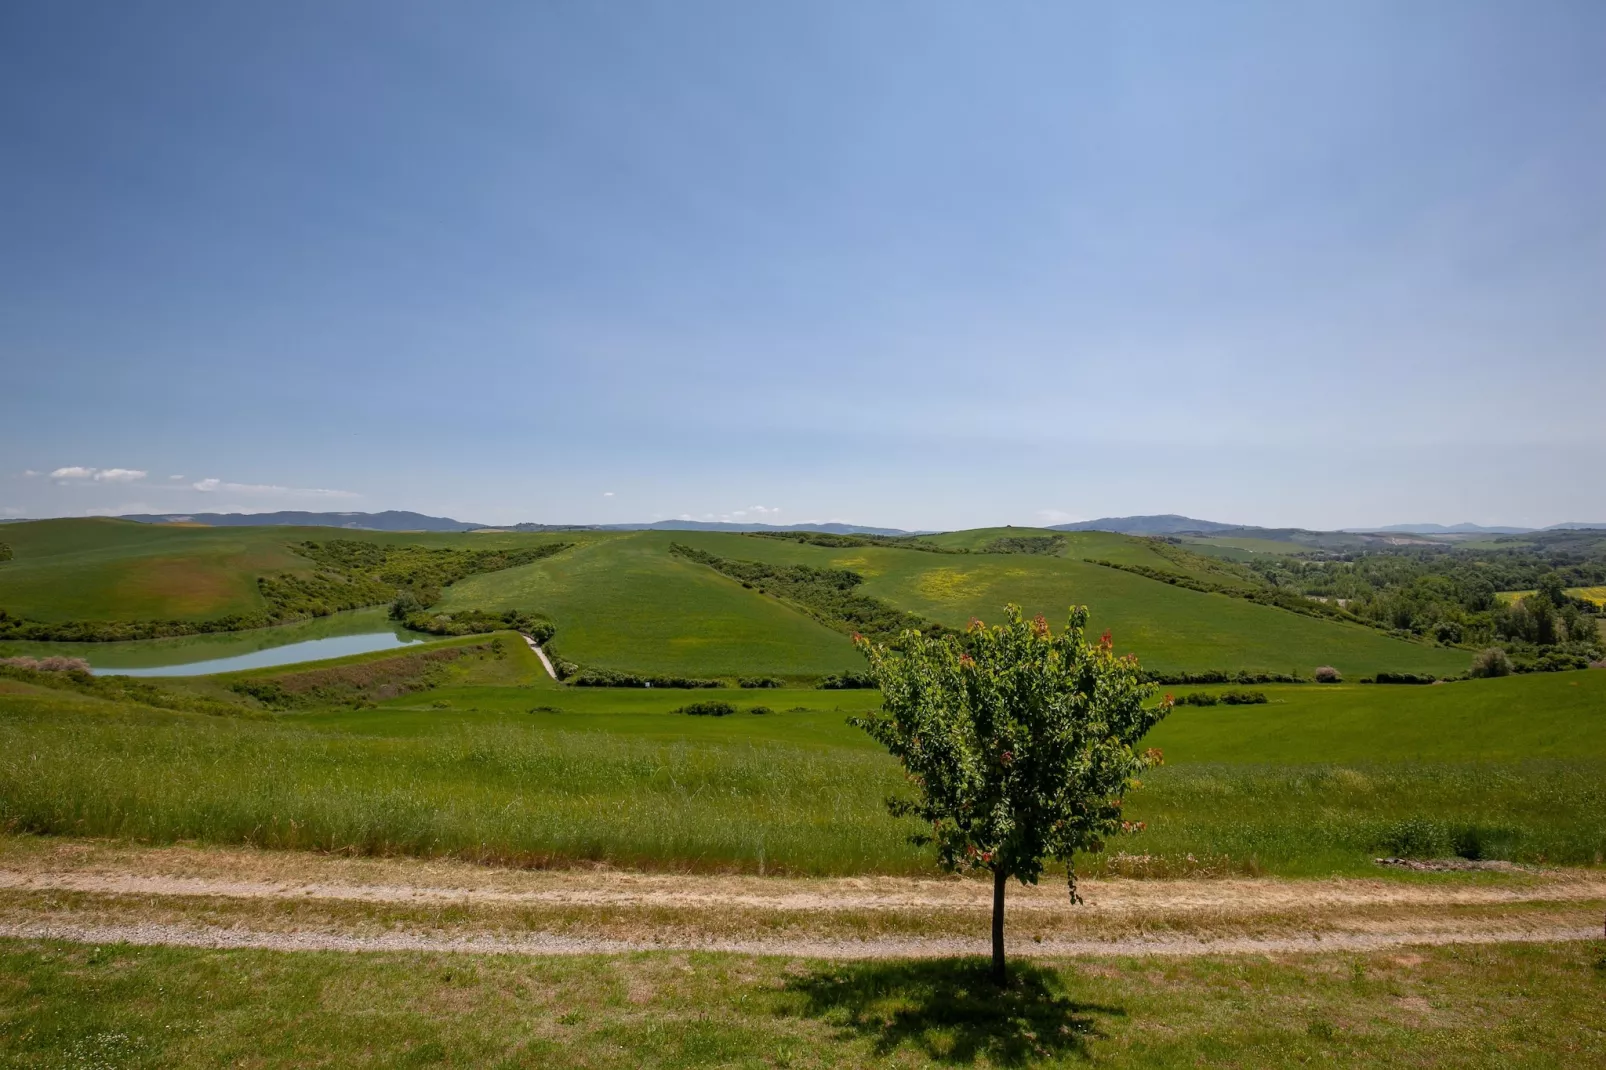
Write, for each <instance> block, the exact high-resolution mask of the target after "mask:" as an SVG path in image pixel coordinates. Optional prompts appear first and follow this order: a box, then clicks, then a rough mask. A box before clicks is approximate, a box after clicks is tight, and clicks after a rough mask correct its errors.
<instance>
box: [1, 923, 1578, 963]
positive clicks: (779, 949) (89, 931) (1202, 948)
mask: <svg viewBox="0 0 1606 1070" xmlns="http://www.w3.org/2000/svg"><path fill="white" fill-rule="evenodd" d="M1598 935H1599V933H1598V932H1597V931H1596V930H1594V929H1585V928H1578V927H1556V926H1542V927H1537V928H1508V927H1499V928H1485V929H1480V930H1476V931H1466V930H1456V931H1431V930H1419V931H1401V932H1371V933H1333V934H1328V935H1325V936H1309V937H1274V938H1254V937H1229V938H1224V939H1213V940H1212V939H1199V938H1196V937H1187V936H1174V937H1164V938H1162V937H1155V938H1145V939H1125V940H1076V941H1065V940H1045V941H1043V942H1041V943H1037V942H1025V943H1015V942H1011V944H1010V947H1009V952H1010V954H1011V955H1013V956H1027V957H1062V956H1078V957H1088V956H1097V957H1123V958H1124V957H1131V956H1164V957H1187V956H1199V955H1244V954H1279V953H1282V954H1286V953H1297V952H1317V951H1325V952H1331V951H1378V950H1384V949H1387V948H1392V947H1409V946H1412V945H1419V946H1420V945H1439V944H1505V943H1556V942H1561V941H1570V940H1589V939H1593V938H1595V937H1597V936H1598ZM0 937H9V938H12V939H23V940H58V941H68V942H71V943H77V944H137V945H144V946H168V947H204V948H219V949H227V948H235V949H238V948H255V949H262V950H270V951H348V952H357V951H414V952H417V951H424V952H457V953H468V954H476V955H617V954H624V953H629V952H640V951H725V952H735V953H739V954H746V955H774V956H784V957H789V958H824V959H872V958H873V959H882V958H947V957H951V956H956V955H985V954H987V953H988V945H987V944H986V942H985V940H982V939H977V940H953V939H927V938H902V939H877V940H707V941H684V940H681V941H664V942H657V941H636V940H603V939H595V938H591V937H571V936H558V935H554V934H548V933H531V934H522V935H490V934H484V935H474V936H442V935H432V934H429V933H417V932H392V933H380V934H375V935H351V934H345V933H329V932H295V933H281V932H261V931H255V930H251V929H245V928H240V927H237V926H231V927H226V928H225V927H205V926H178V925H160V924H138V925H89V924H77V923H71V922H60V921H40V922H5V923H0Z"/></svg>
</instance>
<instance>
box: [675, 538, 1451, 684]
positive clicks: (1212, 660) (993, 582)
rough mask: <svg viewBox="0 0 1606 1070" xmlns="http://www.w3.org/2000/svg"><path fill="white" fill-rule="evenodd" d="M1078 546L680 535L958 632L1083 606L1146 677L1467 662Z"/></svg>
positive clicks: (1133, 551) (1143, 546)
mask: <svg viewBox="0 0 1606 1070" xmlns="http://www.w3.org/2000/svg"><path fill="white" fill-rule="evenodd" d="M1013 530H1015V531H1020V530H1022V529H1013ZM1028 530H1029V529H1028ZM961 534H968V533H961ZM991 534H992V533H989V538H990V537H991ZM1071 540H1072V541H1071V543H1070V549H1069V550H1068V551H1067V555H1066V556H1063V557H1046V556H1040V555H1035V554H976V553H971V554H964V555H950V554H935V553H923V552H920V551H915V550H904V549H890V548H884V547H878V546H876V547H849V548H843V549H829V548H825V547H818V546H813V545H808V544H804V543H798V542H789V541H782V540H777V539H768V538H752V537H749V536H741V535H726V534H715V533H704V532H697V533H681V534H680V536H679V537H678V541H681V542H683V543H685V544H686V545H689V546H694V547H696V548H698V549H702V550H706V551H708V552H709V553H713V554H717V555H719V556H722V557H728V558H737V559H747V560H757V561H768V562H772V563H776V564H804V565H812V566H815V567H819V568H846V569H851V570H853V571H854V572H857V573H859V574H860V575H862V576H864V577H865V580H866V582H865V584H864V592H865V593H866V594H869V595H872V596H874V597H877V598H881V599H884V600H885V601H887V602H890V603H892V604H893V605H896V606H899V607H901V608H903V609H907V610H910V611H912V612H915V613H919V614H921V615H923V616H926V617H929V618H930V619H932V620H935V621H937V622H939V623H941V624H946V625H949V626H950V627H955V628H960V627H963V626H964V625H965V623H966V622H967V621H968V620H970V618H972V617H979V618H981V619H982V620H989V619H997V618H998V617H999V615H1000V610H1001V609H1002V607H1003V606H1004V605H1005V604H1006V603H1009V602H1014V603H1017V604H1019V605H1020V606H1022V608H1023V609H1025V610H1026V612H1028V613H1042V614H1044V615H1045V616H1047V617H1048V618H1049V619H1050V620H1051V621H1052V622H1053V623H1055V624H1056V625H1058V624H1059V623H1061V622H1062V621H1063V619H1064V616H1065V613H1066V610H1067V608H1068V607H1069V606H1071V605H1075V604H1081V605H1086V606H1088V607H1089V610H1090V612H1091V616H1092V624H1093V627H1095V628H1097V629H1104V628H1108V629H1110V630H1111V632H1112V633H1113V636H1114V639H1115V642H1116V645H1117V647H1118V648H1119V649H1122V650H1132V651H1135V652H1136V653H1137V654H1138V656H1139V658H1140V659H1141V660H1142V661H1143V664H1144V665H1145V666H1146V667H1148V668H1152V669H1157V670H1160V671H1179V670H1200V669H1240V668H1242V669H1254V670H1263V671H1274V672H1298V673H1301V674H1304V675H1307V676H1308V675H1309V674H1310V672H1311V671H1312V670H1313V669H1314V668H1315V667H1316V666H1318V665H1328V664H1330V665H1335V666H1337V667H1338V668H1339V669H1340V670H1341V671H1343V672H1344V673H1346V674H1347V675H1351V676H1360V675H1365V674H1369V673H1375V672H1378V671H1380V670H1383V671H1387V670H1394V671H1407V672H1432V673H1443V674H1452V673H1458V672H1461V671H1462V670H1463V669H1465V668H1466V666H1467V663H1468V662H1469V661H1470V660H1471V655H1470V654H1469V653H1468V652H1467V651H1463V650H1448V649H1442V648H1435V647H1429V646H1423V645H1419V644H1415V643H1407V642H1402V641H1400V640H1398V639H1392V638H1390V637H1389V636H1387V635H1384V634H1382V633H1380V632H1378V631H1375V630H1373V629H1370V628H1366V627H1363V626H1360V625H1355V624H1346V623H1342V622H1336V621H1328V620H1322V619H1319V618H1315V617H1306V616H1301V615H1300V614H1297V613H1290V612H1288V611H1286V610H1281V609H1276V608H1274V607H1270V606H1262V605H1256V604H1254V603H1250V602H1246V601H1243V600H1241V599H1237V598H1231V597H1228V596H1226V595H1219V594H1202V593H1199V592H1196V591H1189V590H1184V589H1182V588H1178V587H1173V586H1171V585H1169V584H1165V583H1160V582H1157V581H1155V580H1150V579H1146V578H1144V577H1142V576H1138V575H1134V574H1132V573H1129V572H1122V571H1120V570H1117V569H1111V568H1105V567H1103V566H1100V565H1094V564H1089V563H1087V562H1085V561H1083V560H1081V557H1082V556H1083V555H1084V553H1085V555H1086V556H1090V557H1091V556H1094V555H1098V556H1102V557H1106V558H1107V559H1110V560H1117V561H1121V562H1122V563H1130V564H1147V565H1150V567H1155V568H1164V569H1166V570H1168V571H1177V568H1176V566H1175V565H1174V564H1172V563H1171V562H1170V561H1169V560H1167V559H1165V558H1162V557H1160V556H1159V555H1158V554H1155V553H1154V552H1153V551H1152V550H1150V549H1148V544H1147V543H1145V542H1144V541H1143V540H1140V539H1132V538H1128V537H1126V536H1122V535H1108V534H1102V533H1097V532H1087V533H1080V532H1078V533H1071ZM981 541H986V540H981ZM1073 554H1074V555H1075V556H1074V557H1073V556H1071V555H1073Z"/></svg>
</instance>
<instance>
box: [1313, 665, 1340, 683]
mask: <svg viewBox="0 0 1606 1070" xmlns="http://www.w3.org/2000/svg"><path fill="white" fill-rule="evenodd" d="M1316 682H1317V683H1319V684H1341V683H1343V682H1344V674H1343V673H1341V672H1339V671H1338V670H1337V669H1335V668H1333V667H1332V666H1331V665H1323V666H1322V667H1321V668H1319V669H1317V670H1316Z"/></svg>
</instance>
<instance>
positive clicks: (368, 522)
mask: <svg viewBox="0 0 1606 1070" xmlns="http://www.w3.org/2000/svg"><path fill="white" fill-rule="evenodd" d="M117 519H119V520H137V521H139V522H140V523H142V524H206V525H208V526H210V527H308V528H351V529H353V530H357V531H483V530H485V529H487V528H490V529H495V530H500V531H824V532H829V533H831V534H832V535H915V534H924V533H923V532H909V531H903V530H901V529H899V528H871V527H862V526H860V525H858V524H785V525H781V524H725V523H716V522H710V521H702V520H659V521H657V522H655V523H652V524H471V523H467V522H465V521H462V520H453V519H452V518H451V517H447V516H425V515H424V514H423V513H410V512H406V511H404V510H395V509H392V510H388V511H386V512H383V513H308V512H301V511H298V510H285V511H283V512H278V513H128V514H125V515H123V516H120V517H118V518H117Z"/></svg>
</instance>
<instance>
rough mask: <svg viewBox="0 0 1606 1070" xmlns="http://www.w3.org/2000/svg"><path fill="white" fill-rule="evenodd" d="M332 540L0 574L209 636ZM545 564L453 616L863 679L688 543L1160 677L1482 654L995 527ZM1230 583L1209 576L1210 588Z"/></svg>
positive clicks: (183, 546) (672, 655)
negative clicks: (937, 549)
mask: <svg viewBox="0 0 1606 1070" xmlns="http://www.w3.org/2000/svg"><path fill="white" fill-rule="evenodd" d="M330 536H331V531H330V530H329V529H308V528H216V529H214V528H186V527H172V526H160V525H144V524H135V523H131V522H126V521H114V520H65V521H42V522H37V523H29V524H17V525H11V526H9V527H8V529H7V538H8V540H9V541H11V543H12V545H13V546H14V547H15V548H16V560H14V561H11V562H8V563H6V564H4V565H0V608H3V609H5V610H7V611H8V612H11V613H12V614H14V615H18V616H23V617H31V618H34V619H39V620H46V621H60V620H74V619H86V618H87V619H113V620H123V619H135V620H137V619H151V618H169V619H180V620H204V619H209V618H215V617H217V616H220V615H224V614H227V613H232V612H248V611H257V610H260V609H261V608H262V607H263V601H262V598H261V595H260V594H259V593H258V591H257V589H256V582H255V581H256V577H257V576H259V575H262V574H264V573H272V572H280V571H289V572H299V573H306V572H308V571H310V569H311V563H310V562H308V561H306V560H305V559H303V558H301V557H298V556H296V555H295V554H293V553H292V552H291V551H290V549H289V547H290V545H291V544H293V543H295V542H297V541H300V540H304V539H308V538H312V539H327V538H329V537H330ZM339 537H341V538H356V539H362V540H366V541H371V542H377V543H382V544H389V545H423V546H431V547H471V548H481V549H486V548H513V547H522V546H530V545H535V544H538V543H546V542H550V541H551V540H552V538H553V537H552V536H551V535H550V534H549V533H530V534H520V533H508V532H502V533H483V534H481V533H467V534H444V533H440V534H427V533H406V532H387V533H380V532H340V533H339ZM1054 537H1063V540H1064V541H1063V543H1056V544H1054V547H1055V550H1056V553H1054V554H1050V555H1044V554H1033V553H1010V554H999V553H978V552H974V551H976V550H978V549H980V548H982V547H986V546H988V545H992V544H994V543H995V542H996V540H999V539H1032V538H1054ZM564 538H565V539H566V540H567V541H571V542H573V543H575V545H574V546H572V547H571V548H570V549H568V550H566V551H564V552H562V553H560V554H558V555H557V556H555V557H552V558H550V559H547V560H543V561H540V562H536V563H534V564H531V565H526V566H521V567H519V568H514V569H508V570H505V571H501V572H496V573H491V574H486V575H481V576H477V577H472V578H470V579H468V580H464V581H462V582H460V583H458V584H457V585H456V586H454V587H452V588H450V589H448V590H447V592H446V597H445V599H444V600H443V602H442V603H441V608H442V609H445V610H448V611H454V610H460V609H468V608H488V609H504V608H518V609H527V610H536V611H540V612H544V613H546V614H548V615H549V616H551V617H552V619H553V620H554V621H555V622H556V623H557V625H558V629H559V630H558V638H557V641H556V648H557V649H558V650H559V651H560V652H561V653H563V655H564V656H566V657H568V658H570V659H571V660H574V661H577V662H580V663H582V664H585V665H588V666H593V667H597V668H613V669H625V670H634V671H638V672H655V673H665V674H679V675H689V676H713V675H756V674H768V675H780V676H792V677H804V676H815V675H820V674H824V673H829V672H837V671H841V670H843V669H851V668H854V667H856V666H857V665H858V660H857V657H856V655H855V654H854V652H853V651H852V650H851V648H850V646H849V644H848V643H847V641H846V639H845V637H844V636H843V635H842V634H840V633H839V632H836V631H833V630H832V629H831V628H830V627H827V626H826V625H824V624H821V623H820V622H818V621H815V620H813V619H810V618H809V617H807V616H805V615H804V614H802V613H800V612H798V611H797V610H796V609H795V608H794V607H791V606H788V605H785V604H782V603H779V602H777V601H776V600H775V599H773V598H769V597H766V596H764V595H761V594H759V593H758V592H756V591H754V590H751V589H747V588H744V587H742V585H741V584H740V583H738V582H736V581H733V580H731V579H730V578H728V577H725V576H721V575H719V574H717V573H715V572H713V571H712V570H711V569H708V568H706V567H704V566H701V565H698V564H695V563H693V562H689V561H686V560H683V559H679V558H676V557H674V556H672V555H671V554H670V553H669V552H668V551H669V546H670V544H671V543H673V542H676V541H679V542H684V543H686V544H688V545H692V546H696V547H698V548H700V549H704V550H707V551H708V552H710V553H713V554H716V555H718V556H720V557H725V558H733V559H743V560H759V561H767V562H771V563H776V564H807V565H813V566H817V567H830V568H846V569H851V570H853V571H855V572H857V573H859V574H861V575H863V576H864V577H865V579H866V583H865V584H864V586H863V593H865V594H868V595H870V596H872V597H874V598H878V599H882V600H884V601H886V602H888V603H890V604H892V605H894V606H897V607H899V608H902V609H905V610H908V611H910V612H913V613H917V614H920V615H922V616H924V617H927V618H929V619H932V620H936V621H938V622H941V623H943V624H947V625H950V626H953V627H962V626H963V625H964V624H965V623H966V621H967V620H969V619H970V618H971V617H973V616H976V617H981V618H982V619H984V620H985V619H996V617H997V616H998V614H999V612H1000V610H1001V608H1002V606H1003V605H1004V604H1005V603H1006V602H1017V603H1020V604H1021V605H1022V606H1024V607H1025V608H1026V610H1027V611H1028V612H1032V613H1039V612H1040V613H1043V614H1045V615H1047V616H1048V617H1050V618H1051V619H1053V620H1055V621H1059V620H1061V619H1063V616H1064V614H1065V611H1066V608H1067V607H1068V606H1070V605H1072V604H1073V603H1083V604H1087V605H1088V606H1090V608H1091V610H1092V614H1093V623H1094V626H1095V627H1097V628H1100V629H1103V628H1109V629H1111V630H1112V631H1113V633H1114V635H1115V639H1116V642H1117V644H1118V645H1119V646H1120V647H1121V648H1122V649H1127V650H1133V651H1135V652H1136V653H1137V654H1139V656H1140V657H1142V659H1143V660H1144V663H1145V664H1146V665H1147V666H1149V667H1150V668H1154V669H1158V670H1161V671H1178V670H1189V669H1240V668H1242V669H1255V670H1267V671H1277V672H1299V673H1303V674H1307V675H1308V674H1309V673H1310V672H1311V670H1312V669H1314V668H1315V667H1316V666H1317V665H1322V664H1333V665H1336V666H1338V667H1339V668H1340V669H1341V670H1342V671H1344V672H1345V673H1346V674H1347V675H1350V676H1352V677H1353V676H1360V675H1367V674H1371V673H1375V672H1377V671H1380V670H1393V671H1410V672H1432V673H1439V674H1450V673H1456V672H1459V671H1461V670H1462V669H1464V668H1465V667H1466V665H1467V663H1468V662H1469V660H1470V654H1469V653H1468V652H1466V651H1460V650H1443V649H1435V648H1432V647H1428V646H1421V645H1414V644H1409V643H1403V642H1400V641H1397V640H1394V639H1391V638H1389V637H1387V636H1385V635H1382V634H1380V633H1378V632H1376V631H1374V630H1371V629H1367V628H1363V627H1360V626H1356V625H1349V624H1344V623H1339V622H1332V621H1325V620H1320V619H1315V618H1310V617H1304V616H1300V615H1297V614H1293V613H1289V612H1286V611H1283V610H1279V609H1276V608H1272V607H1267V606H1260V605H1254V604H1251V603H1248V602H1245V601H1242V600H1240V599H1234V598H1230V597H1226V596H1223V595H1218V594H1203V593H1198V592H1193V591H1187V590H1182V589H1179V588H1176V587H1172V586H1169V585H1167V584H1164V583H1159V582H1156V581H1154V580H1150V579H1146V578H1144V577H1142V576H1137V575H1133V574H1131V573H1125V572H1121V571H1119V570H1115V569H1110V568H1105V567H1102V566H1097V565H1092V564H1089V563H1087V562H1086V561H1085V560H1084V558H1100V559H1106V560H1111V561H1115V562H1118V563H1121V564H1127V565H1140V566H1146V567H1149V568H1157V569H1161V570H1164V571H1168V572H1175V571H1184V570H1186V568H1187V566H1186V564H1184V565H1182V566H1179V565H1178V564H1177V563H1175V562H1174V561H1172V560H1170V559H1168V558H1166V557H1162V556H1161V555H1159V554H1157V553H1155V552H1154V550H1153V548H1152V544H1151V543H1149V542H1148V541H1147V540H1143V539H1134V538H1129V537H1127V536H1122V535H1113V534H1107V533H1102V532H1068V533H1055V532H1047V531H1040V530H1038V529H1031V528H992V529H978V530H976V531H970V532H954V533H949V534H946V535H940V536H935V537H933V538H932V541H933V542H936V543H938V544H941V545H947V546H951V547H954V548H965V549H968V550H971V551H973V552H970V553H965V554H944V553H931V552H925V551H918V550H909V549H902V548H891V547H884V546H852V547H844V548H831V547H822V546H816V545H812V544H806V543H799V542H795V541H791V540H784V539H773V538H755V537H750V536H743V535H736V534H727V533H708V532H636V533H604V532H581V533H573V534H572V535H569V534H565V536H564ZM1208 578H1210V579H1212V580H1214V581H1218V582H1219V581H1220V580H1221V577H1220V576H1218V575H1214V574H1212V575H1211V576H1210V577H1208Z"/></svg>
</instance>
